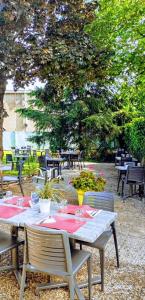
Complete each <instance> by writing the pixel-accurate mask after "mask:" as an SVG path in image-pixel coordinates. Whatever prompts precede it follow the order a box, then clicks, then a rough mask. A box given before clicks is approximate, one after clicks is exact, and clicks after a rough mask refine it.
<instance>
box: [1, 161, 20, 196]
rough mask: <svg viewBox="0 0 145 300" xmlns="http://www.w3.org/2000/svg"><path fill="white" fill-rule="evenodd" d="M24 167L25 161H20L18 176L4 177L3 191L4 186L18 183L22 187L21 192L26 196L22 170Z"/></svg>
mask: <svg viewBox="0 0 145 300" xmlns="http://www.w3.org/2000/svg"><path fill="white" fill-rule="evenodd" d="M23 165H24V161H19V162H18V163H17V170H18V174H17V176H13V175H6V176H3V177H2V190H3V185H5V184H7V185H8V184H10V183H18V184H19V186H20V190H21V193H22V195H23V196H24V191H23V186H22V170H23Z"/></svg>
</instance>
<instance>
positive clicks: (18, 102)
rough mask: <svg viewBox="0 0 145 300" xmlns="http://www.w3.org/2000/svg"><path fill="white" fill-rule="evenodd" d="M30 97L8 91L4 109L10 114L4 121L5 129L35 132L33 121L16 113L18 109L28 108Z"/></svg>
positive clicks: (22, 93)
mask: <svg viewBox="0 0 145 300" xmlns="http://www.w3.org/2000/svg"><path fill="white" fill-rule="evenodd" d="M27 99H28V95H27V93H24V92H21V91H20V92H13V91H6V93H5V96H4V108H5V110H6V112H7V114H8V117H6V118H5V119H4V126H3V127H4V129H5V130H6V131H25V132H32V131H35V127H34V124H33V122H32V121H30V120H28V119H26V118H22V117H20V115H19V114H18V113H16V109H17V108H22V107H26V106H27Z"/></svg>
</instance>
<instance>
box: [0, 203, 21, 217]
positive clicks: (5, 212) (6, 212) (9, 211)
mask: <svg viewBox="0 0 145 300" xmlns="http://www.w3.org/2000/svg"><path fill="white" fill-rule="evenodd" d="M23 211H25V209H22V208H17V207H10V206H5V205H0V218H1V219H9V218H12V217H14V216H16V215H18V214H20V213H22V212H23Z"/></svg>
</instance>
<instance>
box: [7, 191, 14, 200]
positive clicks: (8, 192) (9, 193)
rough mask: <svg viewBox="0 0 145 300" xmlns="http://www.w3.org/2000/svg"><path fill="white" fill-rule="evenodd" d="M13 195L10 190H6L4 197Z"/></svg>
mask: <svg viewBox="0 0 145 300" xmlns="http://www.w3.org/2000/svg"><path fill="white" fill-rule="evenodd" d="M12 196H13V192H12V191H6V195H5V198H6V199H9V198H11V197H12Z"/></svg>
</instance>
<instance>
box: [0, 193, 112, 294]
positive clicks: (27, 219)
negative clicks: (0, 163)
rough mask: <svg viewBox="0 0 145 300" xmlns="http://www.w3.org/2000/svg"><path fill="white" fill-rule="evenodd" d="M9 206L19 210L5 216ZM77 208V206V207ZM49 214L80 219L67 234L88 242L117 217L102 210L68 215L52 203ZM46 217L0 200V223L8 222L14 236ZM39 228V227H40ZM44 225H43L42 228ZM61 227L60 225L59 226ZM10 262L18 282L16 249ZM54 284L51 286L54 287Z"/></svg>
mask: <svg viewBox="0 0 145 300" xmlns="http://www.w3.org/2000/svg"><path fill="white" fill-rule="evenodd" d="M9 208H10V210H11V208H13V209H14V208H15V209H16V210H18V211H19V212H18V213H16V214H14V215H13V216H12V215H11V216H9V217H6V215H7V214H8V210H9ZM78 208H79V207H78ZM3 210H5V211H6V215H5V216H3V215H2V213H1V211H3ZM20 210H21V211H20ZM51 215H52V217H55V215H57V216H59V217H62V218H65V219H74V220H76V221H78V220H80V221H82V224H83V225H82V226H80V227H79V228H78V229H77V230H76V231H75V232H71V233H70V232H68V236H69V238H70V239H73V241H75V240H79V241H86V242H89V243H93V242H95V240H96V239H97V238H98V237H100V235H101V234H102V233H103V232H104V231H105V230H106V229H107V228H108V227H109V226H110V224H111V223H113V222H114V221H115V219H116V218H117V213H115V212H109V211H104V210H99V212H98V213H97V214H96V216H94V217H92V218H84V217H78V216H76V215H70V214H66V213H60V212H58V210H57V209H56V208H55V207H54V205H53V204H52V207H51ZM46 218H48V213H40V212H38V211H36V210H35V209H33V208H24V207H20V206H16V205H12V204H6V202H5V200H4V199H1V200H0V223H1V224H9V225H11V233H12V235H14V236H15V237H18V231H19V228H21V229H22V228H24V226H25V225H32V224H33V225H36V226H40V225H39V224H41V223H42V220H45V219H46ZM40 228H41V227H40ZM44 228H45V227H43V229H44ZM59 229H61V225H60V228H59ZM45 230H49V228H45ZM12 263H13V265H14V266H15V269H16V271H15V276H16V278H17V280H18V283H19V284H20V281H21V273H20V271H19V269H18V263H17V251H16V249H13V250H12ZM96 283H100V277H99V278H98V277H97V279H96V278H95V279H94V281H93V284H96ZM66 285H67V283H63V284H62V286H66ZM56 286H57V284H55V285H54V286H53V287H56ZM84 286H86V283H85V284H84V283H83V284H81V285H80V288H81V287H84Z"/></svg>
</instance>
